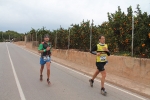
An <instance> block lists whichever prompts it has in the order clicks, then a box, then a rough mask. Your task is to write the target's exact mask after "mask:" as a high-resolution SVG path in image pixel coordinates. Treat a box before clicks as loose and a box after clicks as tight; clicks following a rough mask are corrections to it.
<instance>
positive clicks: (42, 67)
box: [40, 65, 44, 81]
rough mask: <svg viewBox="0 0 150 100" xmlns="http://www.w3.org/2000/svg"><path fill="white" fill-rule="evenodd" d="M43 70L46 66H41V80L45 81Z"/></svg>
mask: <svg viewBox="0 0 150 100" xmlns="http://www.w3.org/2000/svg"><path fill="white" fill-rule="evenodd" d="M43 69H44V65H41V69H40V80H41V81H42V80H43V74H42V73H43Z"/></svg>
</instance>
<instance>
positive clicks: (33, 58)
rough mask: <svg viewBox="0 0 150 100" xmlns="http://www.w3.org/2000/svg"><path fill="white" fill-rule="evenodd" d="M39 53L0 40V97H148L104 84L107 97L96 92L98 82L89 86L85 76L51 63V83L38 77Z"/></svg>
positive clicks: (21, 99) (120, 99)
mask: <svg viewBox="0 0 150 100" xmlns="http://www.w3.org/2000/svg"><path fill="white" fill-rule="evenodd" d="M39 69H40V64H39V56H38V55H36V54H33V53H31V52H29V51H27V50H25V49H23V48H20V47H18V46H17V45H15V44H12V43H0V100H149V99H148V98H146V97H143V96H140V95H138V94H135V93H132V92H130V91H128V90H125V89H122V88H119V87H117V86H113V85H111V84H108V83H106V87H105V88H106V90H107V92H108V94H107V96H103V95H101V94H100V82H99V81H98V80H95V83H94V87H93V88H91V87H90V85H89V82H88V80H89V76H86V75H84V74H82V73H80V72H77V71H74V70H72V69H69V68H67V67H65V66H63V65H60V64H58V63H55V62H52V63H51V85H48V84H47V82H46V68H45V69H44V73H43V75H44V80H43V81H42V82H41V81H40V80H39Z"/></svg>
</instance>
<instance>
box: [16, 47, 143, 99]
mask: <svg viewBox="0 0 150 100" xmlns="http://www.w3.org/2000/svg"><path fill="white" fill-rule="evenodd" d="M17 46H18V45H17ZM18 47H19V46H18ZM19 48H21V47H19ZM22 49H24V50H25V51H27V52H30V53H32V54H34V55H36V56H39V55H37V54H36V53H34V52H31V51H29V50H27V49H25V48H22ZM53 63H55V64H57V65H59V66H61V67H63V68H66V69H68V70H70V71H73V72H75V73H78V74H80V75H83V76H85V77H87V78H91V77H90V76H88V75H86V74H83V73H81V72H79V71H76V70H73V69H71V68H68V67H66V66H64V65H61V64H59V63H57V62H54V61H53ZM95 80H96V81H97V82H101V81H99V80H97V79H95ZM105 84H106V85H108V86H110V87H112V88H115V89H117V90H120V91H122V92H124V93H127V94H129V95H132V96H134V97H136V98H139V99H141V100H146V99H145V98H142V97H140V96H138V95H136V94H133V93H131V92H128V91H126V90H123V89H120V88H118V87H116V86H113V85H111V84H109V83H105Z"/></svg>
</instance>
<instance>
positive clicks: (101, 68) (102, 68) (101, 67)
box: [96, 62, 106, 71]
mask: <svg viewBox="0 0 150 100" xmlns="http://www.w3.org/2000/svg"><path fill="white" fill-rule="evenodd" d="M105 64H106V62H96V66H97V69H98V70H99V71H104V70H105V68H104V66H105Z"/></svg>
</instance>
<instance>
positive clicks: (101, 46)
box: [89, 35, 110, 95]
mask: <svg viewBox="0 0 150 100" xmlns="http://www.w3.org/2000/svg"><path fill="white" fill-rule="evenodd" d="M90 52H91V53H92V54H94V55H97V56H96V66H97V70H96V71H95V73H94V75H93V77H92V79H90V80H89V82H90V85H91V87H93V83H94V79H95V78H96V76H97V75H98V74H99V73H101V75H102V78H101V94H103V95H106V94H107V92H106V90H105V88H104V82H105V77H106V71H105V68H104V66H105V64H106V63H107V55H108V56H110V53H109V50H108V46H107V44H105V37H104V36H103V35H102V36H100V37H99V43H98V44H97V45H96V46H95V47H94V48H92V50H91V51H90Z"/></svg>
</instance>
